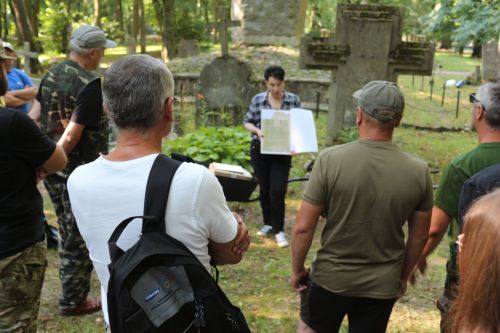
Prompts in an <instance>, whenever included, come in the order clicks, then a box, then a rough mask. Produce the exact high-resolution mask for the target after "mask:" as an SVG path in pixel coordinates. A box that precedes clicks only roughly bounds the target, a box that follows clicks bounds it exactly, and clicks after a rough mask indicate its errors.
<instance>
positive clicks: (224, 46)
mask: <svg viewBox="0 0 500 333" xmlns="http://www.w3.org/2000/svg"><path fill="white" fill-rule="evenodd" d="M240 24H241V22H240V21H232V20H229V19H228V17H227V15H226V8H225V7H224V6H217V13H216V22H215V23H211V24H210V25H209V27H210V28H211V29H213V28H215V29H216V30H217V31H218V32H219V40H220V44H221V51H222V56H223V57H224V56H227V55H229V41H228V35H227V28H230V27H239V26H240Z"/></svg>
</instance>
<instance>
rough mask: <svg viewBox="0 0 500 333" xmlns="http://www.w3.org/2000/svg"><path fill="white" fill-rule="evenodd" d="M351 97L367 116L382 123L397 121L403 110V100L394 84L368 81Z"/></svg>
mask: <svg viewBox="0 0 500 333" xmlns="http://www.w3.org/2000/svg"><path fill="white" fill-rule="evenodd" d="M352 96H353V97H354V98H355V99H356V100H357V101H358V105H359V106H360V107H361V108H362V109H363V110H364V111H365V112H366V113H368V114H369V115H371V116H372V117H374V118H375V119H378V120H380V121H382V122H388V121H391V120H393V119H399V118H401V116H402V115H403V110H404V108H405V98H404V97H403V94H402V93H401V90H399V87H398V86H397V85H396V84H395V83H394V82H389V81H370V82H368V83H367V84H366V85H365V86H364V87H363V88H362V89H360V90H358V91H356V92H354V94H352Z"/></svg>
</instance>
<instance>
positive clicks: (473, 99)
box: [469, 93, 481, 103]
mask: <svg viewBox="0 0 500 333" xmlns="http://www.w3.org/2000/svg"><path fill="white" fill-rule="evenodd" d="M469 102H471V103H481V102H480V101H479V100H478V99H477V98H476V93H472V94H470V95H469Z"/></svg>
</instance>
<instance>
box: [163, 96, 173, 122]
mask: <svg viewBox="0 0 500 333" xmlns="http://www.w3.org/2000/svg"><path fill="white" fill-rule="evenodd" d="M165 117H166V118H167V120H168V121H170V122H171V121H173V120H174V98H173V97H169V98H168V100H167V103H165Z"/></svg>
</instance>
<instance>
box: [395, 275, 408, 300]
mask: <svg viewBox="0 0 500 333" xmlns="http://www.w3.org/2000/svg"><path fill="white" fill-rule="evenodd" d="M407 286H408V282H407V281H403V280H399V292H398V294H397V296H396V298H397V299H400V298H401V297H403V295H404V294H405V293H406V287H407Z"/></svg>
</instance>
